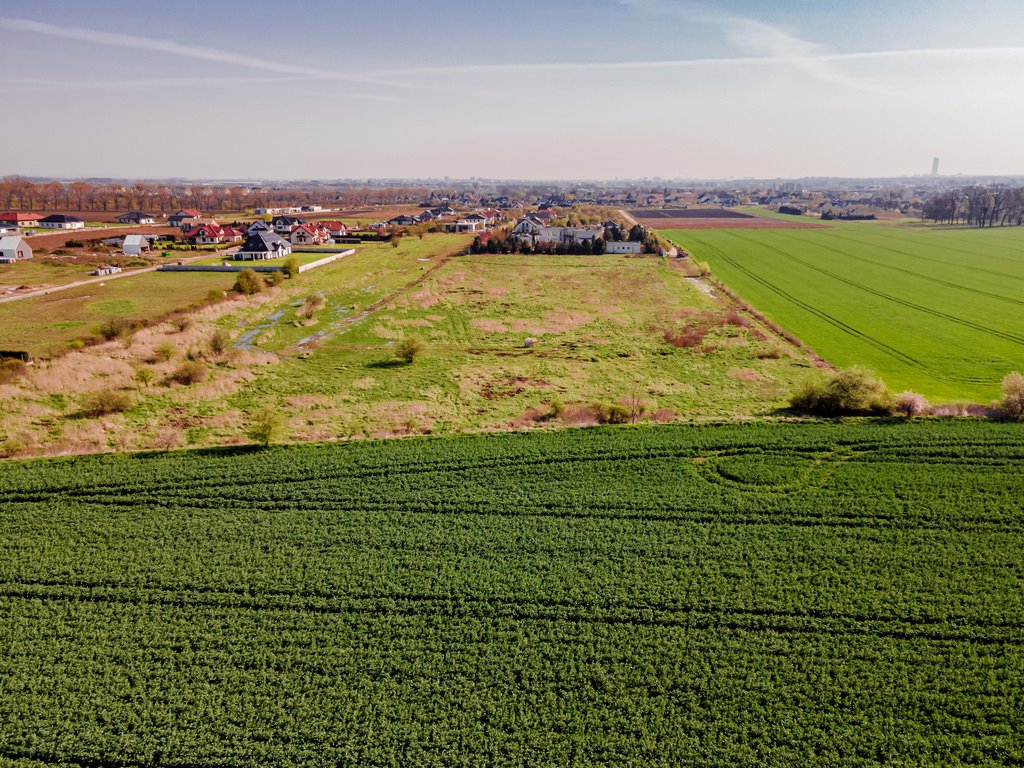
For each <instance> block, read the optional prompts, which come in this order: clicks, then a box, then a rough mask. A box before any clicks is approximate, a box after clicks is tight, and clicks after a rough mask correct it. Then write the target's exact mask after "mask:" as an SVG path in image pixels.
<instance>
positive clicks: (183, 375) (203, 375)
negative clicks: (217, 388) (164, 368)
mask: <svg viewBox="0 0 1024 768" xmlns="http://www.w3.org/2000/svg"><path fill="white" fill-rule="evenodd" d="M209 375H210V369H209V368H207V367H206V365H205V364H204V363H201V362H199V361H198V360H186V361H185V362H184V363H182V364H181V365H180V366H178V368H177V370H176V371H175V372H174V373H172V374H171V380H172V381H176V382H178V383H179V384H185V385H186V386H187V385H189V384H198V383H199V382H201V381H206V379H207V378H208V377H209Z"/></svg>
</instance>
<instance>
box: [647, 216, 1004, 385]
mask: <svg viewBox="0 0 1024 768" xmlns="http://www.w3.org/2000/svg"><path fill="white" fill-rule="evenodd" d="M663 234H665V235H666V236H668V237H670V238H671V239H672V240H673V241H675V242H676V243H678V244H679V245H681V246H683V247H684V248H686V249H687V250H688V251H690V252H691V253H692V254H693V255H694V257H695V258H696V259H698V260H700V261H706V262H707V263H708V264H709V265H710V266H711V269H712V271H713V272H714V274H715V276H716V277H718V278H719V279H720V280H721V281H722V282H724V283H725V284H726V285H728V286H729V287H730V288H732V289H733V290H734V291H735V292H736V293H738V294H739V295H740V296H742V297H743V298H744V299H745V300H747V301H748V302H749V303H751V304H752V305H754V306H755V307H757V308H758V309H760V310H762V311H763V312H764V313H765V314H766V315H768V316H769V317H770V318H772V319H773V320H774V321H776V322H777V323H778V324H779V325H781V326H782V327H784V328H786V329H787V330H789V331H791V332H792V333H794V334H795V335H797V336H798V337H800V338H801V339H802V340H803V341H804V342H806V343H807V344H808V345H809V346H811V347H812V348H813V349H814V350H815V351H816V352H818V353H819V354H820V355H821V356H822V357H824V358H826V359H827V360H829V361H830V362H832V363H834V364H836V365H839V366H847V365H854V364H861V365H866V366H868V367H871V368H874V369H875V370H877V371H878V372H879V373H880V374H881V375H882V376H883V378H885V380H886V381H887V382H888V384H889V386H890V388H891V389H894V390H896V391H900V390H904V389H913V390H915V391H918V392H921V393H923V394H926V395H928V396H930V397H934V398H936V399H942V400H959V399H967V400H976V401H979V402H988V401H990V400H992V399H994V398H996V397H997V396H998V394H999V382H1000V380H1001V379H1002V378H1003V376H1005V375H1006V374H1007V373H1008V372H1010V371H1012V370H1020V369H1022V368H1024V229H1021V228H1012V229H998V230H942V229H918V228H909V227H893V226H884V225H875V224H845V225H836V226H834V227H831V228H828V229H813V230H784V229H764V230H744V231H741V230H727V229H722V230H701V231H696V230H690V231H686V230H673V231H669V232H664V233H663Z"/></svg>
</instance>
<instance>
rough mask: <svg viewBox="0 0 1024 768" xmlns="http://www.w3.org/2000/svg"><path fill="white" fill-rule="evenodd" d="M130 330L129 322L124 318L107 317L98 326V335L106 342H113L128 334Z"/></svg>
mask: <svg viewBox="0 0 1024 768" xmlns="http://www.w3.org/2000/svg"><path fill="white" fill-rule="evenodd" d="M131 328H132V324H131V321H129V320H128V318H126V317H108V318H107V319H106V320H104V321H103V322H102V323H101V324H100V327H99V334H100V336H102V337H103V338H104V339H106V340H107V341H113V340H114V339H116V338H118V337H119V336H122V335H123V334H125V333H128V331H130V330H131Z"/></svg>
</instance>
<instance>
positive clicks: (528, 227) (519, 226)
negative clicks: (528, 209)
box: [512, 216, 544, 237]
mask: <svg viewBox="0 0 1024 768" xmlns="http://www.w3.org/2000/svg"><path fill="white" fill-rule="evenodd" d="M543 226H544V225H543V224H541V223H540V220H539V219H535V218H533V217H532V216H525V217H524V218H522V219H520V220H519V221H517V222H516V225H515V226H514V227H513V228H512V234H513V235H528V236H531V237H532V236H533V235H536V234H537V233H538V232H539V231H540V229H541V227H543Z"/></svg>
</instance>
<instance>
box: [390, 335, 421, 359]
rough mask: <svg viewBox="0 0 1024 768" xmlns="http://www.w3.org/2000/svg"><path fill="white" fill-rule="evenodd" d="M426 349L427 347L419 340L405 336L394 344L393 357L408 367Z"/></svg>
mask: <svg viewBox="0 0 1024 768" xmlns="http://www.w3.org/2000/svg"><path fill="white" fill-rule="evenodd" d="M426 348H427V345H426V344H424V343H423V341H422V340H421V339H418V338H416V337H415V336H406V337H405V338H403V339H399V341H398V343H397V344H395V357H397V358H398V359H399V360H401V361H402V362H404V363H406V364H407V365H408V364H409V363H412V362H413V361H414V360H415V359H416V358H417V357H419V356H420V355H422V354H423V352H424V351H426Z"/></svg>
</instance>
